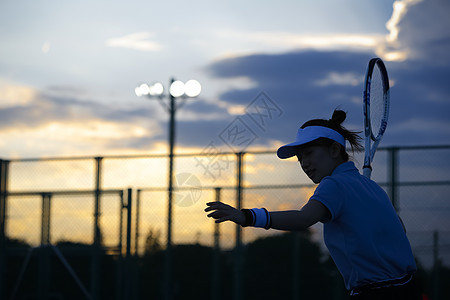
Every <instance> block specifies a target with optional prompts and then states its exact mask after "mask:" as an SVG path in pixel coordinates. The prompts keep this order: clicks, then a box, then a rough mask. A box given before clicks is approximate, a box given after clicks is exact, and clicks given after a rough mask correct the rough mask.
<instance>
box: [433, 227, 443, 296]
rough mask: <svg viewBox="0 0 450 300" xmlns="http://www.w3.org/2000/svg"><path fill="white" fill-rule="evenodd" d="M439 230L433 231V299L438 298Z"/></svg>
mask: <svg viewBox="0 0 450 300" xmlns="http://www.w3.org/2000/svg"><path fill="white" fill-rule="evenodd" d="M440 266H441V264H440V260H439V232H438V231H437V230H435V231H434V233H433V275H432V278H433V299H439V286H440V283H439V270H440Z"/></svg>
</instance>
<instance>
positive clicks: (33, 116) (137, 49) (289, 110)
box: [0, 0, 450, 236]
mask: <svg viewBox="0 0 450 300" xmlns="http://www.w3.org/2000/svg"><path fill="white" fill-rule="evenodd" d="M449 14H450V2H449V1H447V0H398V1H392V0H390V1H388V0H377V1H372V0H340V1H334V0H316V1H305V0H283V1H255V0H246V1H236V0H231V1H214V0H212V1H211V0H208V1H206V0H201V1H200V0H199V1H181V0H175V1H140V0H130V1H104V0H96V1H86V0H80V1H56V0H40V1H24V0H14V1H13V0H2V1H0V43H1V44H0V158H2V159H23V158H40V157H66V156H107V155H115V154H120V155H125V154H165V153H167V152H168V143H167V140H168V120H169V115H168V113H167V111H166V109H165V107H164V106H163V105H162V104H163V103H166V104H167V100H168V99H167V97H166V98H164V99H163V101H165V102H163V103H161V102H160V101H158V100H157V99H155V98H152V99H150V98H146V97H137V96H136V94H135V88H136V87H137V86H138V85H140V84H142V83H148V84H152V83H155V82H161V83H163V85H165V87H166V88H167V86H168V84H169V82H170V80H171V79H177V80H181V81H188V80H191V79H196V80H198V81H199V82H200V83H201V85H202V92H201V94H200V95H199V96H198V97H196V98H192V99H177V105H178V107H179V108H178V109H177V112H176V148H175V151H176V153H183V152H184V153H206V152H207V151H209V150H211V149H213V150H214V149H215V150H217V149H218V150H220V151H225V152H228V151H243V150H261V149H264V150H273V151H275V150H276V149H277V147H279V146H280V145H282V144H285V143H288V142H291V141H293V139H294V138H295V135H296V132H297V129H298V127H299V126H300V125H302V124H303V123H304V122H306V121H307V120H310V119H315V118H324V119H329V118H331V114H332V112H333V110H334V109H336V108H340V109H342V110H344V111H346V112H347V119H346V121H345V123H344V126H346V127H347V128H349V129H351V130H359V131H361V130H362V125H363V119H362V93H363V82H364V75H365V72H366V67H367V63H368V62H369V60H370V59H371V58H372V57H380V58H382V59H383V61H384V62H385V64H386V67H387V69H388V73H389V78H390V85H391V110H390V116H389V123H388V128H387V131H386V134H385V136H384V137H383V140H382V142H381V146H408V145H449V144H450V118H449V114H450V99H449V96H448V95H449V94H450V84H449V78H450V30H449V29H450V19H449V18H448V15H449ZM262 104H264V105H266V106H265V107H266V109H265V110H264V109H262V111H258V107H259V108H261V105H262ZM258 112H259V113H262V114H265V116H266V117H265V118H261V114H260V115H259V117H258V114H255V113H258ZM236 125H238V126H241V128H246V129H248V131H247V133H248V134H247V136H245V138H244V139H242V140H232V139H230V135H229V134H228V133H229V132H230V131H229V130H230V129H232V128H236V127H235V126H236ZM377 155H378V157H377V158H376V159H378V161H379V162H380V163H381V162H385V160H386V159H385V156H384V157H383V156H382V155H381V154H377ZM272 156H273V155H272ZM402 157H403V156H402ZM440 157H441V158H444V160H442V159H437V158H436V157H432V156H431V157H428V158H427V160H420V161H418V160H417V159H416V158H414V161H411V162H410V163H409V164H408V166H406V167H405V170H413V171H411V172H409V173H408V175H407V176H406V177H407V178H408V179H409V178H413V179H419V180H421V179H423V176H422V177H420V178H416V177H414V176H415V175H414V174H417V168H420V170H422V171H423V172H421V173H420V174H433V176H434V177H433V178H437V177H439V176H440V175H436V174H443V176H442V177H439V178H440V179H447V178H448V174H449V172H448V170H449V167H448V162H447V161H448V160H447V159H446V158H448V151H443V152H440ZM383 158H384V161H383ZM190 159H191V158H190ZM178 161H180V159H179V160H178ZM178 161H177V165H176V166H177V172H191V171H192V170H191V169H192V165H193V163H194V161H193V160H192V159H191V161H190V165H189V164H187V165H188V167H186V169H183V164H182V163H178ZM275 161H277V163H279V162H278V160H277V159H276V158H275V157H271V158H270V159H269V158H265V159H264V160H263V161H262V162H261V161H259V162H255V163H254V165H252V163H251V162H250V163H249V165H250V167H249V168H248V170H247V171H248V178H256V177H258V174H260V173H259V172H261V170H263V171H264V172H266V175H267V177H265V178H258V179H257V180H259V182H264V183H269V184H271V183H272V184H273V179H274V178H278V179H279V180H284V179H286V178H288V177H290V178H291V179H290V180H292V182H293V183H294V182H295V179H297V178H295V179H292V176H291V174H292V172H290V170H291V169H294V166H291V165H288V164H284V163H283V162H282V163H281V164H282V165H281V164H280V168H281V169H282V170H284V171H283V172H284V173H283V174H281V175H280V172H279V170H280V168H275V167H274V165H275ZM443 162H445V163H443ZM136 163H137V164H145V163H144V162H140V161H138V162H136ZM147 163H148V164H149V169H148V170H145V171H142V172H140V173H139V172H138V173H135V171H130V172H128V175H130V174H132V176H131V175H130V176H125V177H123V176H122V175H121V174H123V171H122V170H119V169H117V171H115V169H114V170H113V168H111V169H110V171H111V170H113V171H111V172H110V173H105V177H106V179H105V180H104V181H105V182H106V183H104V184H105V186H108V187H113V186H114V185H115V184H116V181H114V180H117V179H120V180H122V181H123V182H122V181H121V182H122V184H123V185H124V186H126V185H127V184H131V185H132V184H133V183H132V182H134V181H137V182H144V181H145V180H144V178H146V179H148V178H149V177H148V176H150V177H151V178H152V180H153V179H154V180H155V182H156V181H157V182H160V183H161V185H163V184H164V182H163V181H164V178H165V176H161V174H163V175H165V173H164V172H165V171H164V170H165V164H164V163H162V164H161V162H158V163H155V165H152V163H149V162H147ZM71 164H72V165H74V166H75V165H77V164H78V163H77V162H72V163H71ZM80 164H81V163H80ZM87 164H89V167H85V166H83V167H81V166H76V167H74V168H73V169H74V170H75V171H74V172H75V173H72V175H73V176H75V175H76V176H75V177H77V178H80V177H83V176H82V175H79V173H78V172H80V174H81V173H82V171H83V170H84V169H85V168H86V169H89V170H90V169H91V168H92V166H91V165H92V164H91V162H90V161H89V162H88V163H86V165H87ZM159 164H161V165H159ZM438 165H441V166H442V168H441V169H439V170H440V171H439V172H435V171H436V169H435V167H436V166H438ZM189 166H190V167H189ZM411 166H414V168H412V167H411ZM297 167H298V166H297V165H296V166H295V168H296V169H295V172H297V171H298V170H297ZM20 168H21V167H20V166H19V167H16V169H14V170H12V172H11V173H12V174H11V176H12V177H14V176H16V177H17V176H18V175H16V174H18V173H20V172H19V171H20V170H18V169H20ZM22 168H23V170H22V173H27V174H28V173H29V171H30V168H33V166H31V167H30V166H29V165H24V166H22ZM42 168H43V169H44V171H42V172H46V174H49V173H51V174H52V175H50V177H48V178H47V179H48V182H51V184H50V183H49V185H48V186H47V185H46V183H45V182H44V185H40V188H42V187H50V186H52V184H53V185H54V184H55V182H58V183H59V182H60V181H59V179H58V178H59V177H60V174H61V173H60V171H61V170H59V169H58V168H57V167H53V166H52V165H51V164H47V165H46V166H44V167H42ZM47 168H48V170H47ZM251 168H254V170H253V171H252V170H251ZM36 169H38V168H37V167H36ZM106 169H108V166H106ZM131 169H132V168H131V167H130V170H131ZM155 169H157V170H158V172H153V174H149V170H155ZM56 171H58V172H56ZM196 171H198V170H196ZM233 171H234V169H230V170H229V172H228V173H229V174H226V175H224V176H223V177H224V178H223V180H222V181H223V182H225V181H227V182H229V181H230V180H234V173H233ZM115 172H117V173H115ZM425 172H427V173H425ZM200 173H201V170H200ZM405 173H406V171H405ZM33 174H34V173H33ZM89 174H91V173H89ZM272 174H273V175H272ZM411 176H412V177H411ZM430 176H431V175H430ZM16 177H14V178H16ZM110 177H111V178H112V177H114V178H115V179H114V180H112V179H111V180H110V179H109V178H110ZM17 178H18V180H16V181H14V180H11V187H12V188H13V189H17V190H20V189H23V188H24V187H25V188H27V187H28V188H31V189H34V188H35V182H34V181H33V180H31V181H30V179H29V178H28V179H24V178H22V179H20V177H17ZM430 178H431V177H430ZM301 179H302V180H306V177H302V178H301ZM74 180H75V179H74V178H72V181H71V182H72V183H73V182H74ZM257 180H256V179H255V182H256V181H257ZM430 180H431V179H430ZM219 181H220V180H219ZM219 181H218V182H219ZM92 182H93V180H92V177H88V178H85V179H84V181H83V182H82V183H79V182H77V183H76V184H78V186H80V184H81V185H83V186H84V184H85V185H86V186H91V184H92ZM152 182H154V181H152ZM216 183H217V182H216ZM282 183H283V182H282ZM284 183H285V182H284ZM134 184H136V183H134ZM20 185H21V186H20ZM60 187H61V186H58V188H60ZM63 187H65V186H63ZM69 188H70V187H69ZM308 192H309V193H310V192H311V191H310V190H308ZM208 193H209V194H211V192H207V191H206V190H205V191H204V194H205V195H206V194H208ZM410 193H411V191H410ZM422 193H426V191H422ZM209 194H208V195H209ZM269 194H270V197H272V198H273V197H275V198H277V197H281V196H280V195H277V192H272V191H271V192H269ZM443 194H445V192H443ZM408 195H409V194H408ZM439 195H440V194H439ZM412 196H413V195H412ZM270 197H269V198H270ZM287 197H288V196H287ZM289 197H292V199H294V198H295V197H297V195H296V194H295V195H290V196H289ZM302 197H303V196H302ZM426 197H427V195H423V196H422V195H421V197H420V199H423V198H426ZM249 198H252V197H251V196H249ZM254 198H256V196H255V197H254ZM264 199H265V198H264ZM22 200H23V199H22ZM277 200H280V201H281V200H283V201H285V199H284V198H283V199H278V198H277ZM32 201H35V200H32ZM255 201H256V200H255ZM258 201H262V200H258ZM258 201H256V203H257V204H261V202H258ZM293 201H294V200H293ZM13 202H14V201H11V203H13ZM34 203H35V204H34V205H35V206H36V208H35V211H38V210H39V209H40V206H39V205H40V204H39V203H40V202H36V201H35V202H34ZM280 203H281V202H280ZM282 204H283V205H285V204H286V203H285V202H283V203H282ZM438 204H439V205H441V204H442V203H441V202H439V203H438ZM11 205H13V204H11ZM439 205H438V206H439ZM30 207H31V206H30ZM161 207H164V204H161ZM446 207H447V206H446ZM280 208H281V206H280ZM192 209H195V210H196V213H197V214H198V216H199V220H200V218H201V220H202V221H201V222H206V221H205V218H204V215H203V212H202V211H200V210H199V209H198V207H196V206H195V207H193V208H192ZM18 211H21V209H20V208H18ZM161 211H163V208H161ZM185 213H186V214H187V215H189V216H192V211H189V212H188V211H187V210H186V211H185ZM441 213H442V218H440V221H439V220H437V221H436V222H434V223H433V224H437V225H436V226H439V224H441V225H442V224H443V223H442V220H447V222H448V210H444V211H442V212H441ZM88 214H89V212H86V215H88ZM163 214H164V213H163V212H162V213H161V215H163ZM12 219H14V218H12ZM62 219H63V220H65V218H64V215H63V217H62ZM22 221H23V220H21V219H20V218H17V219H16V222H18V223H20V222H22ZM12 222H14V220H13V221H12ZM199 222H200V221H199ZM180 224H182V223H180ZM202 224H203V223H202ZM209 225H210V223H208V226H209ZM202 226H203V225H202ZM205 226H206V225H205ZM432 226H434V225H430V227H432ZM182 227H183V226H182ZM36 228H37V227H36ZM185 229H186V230H187V229H188V228H185ZM433 229H434V228H430V230H433ZM230 232H232V230H230ZM83 233H84V232H83ZM189 234H190V233H189ZM36 236H37V235H36Z"/></svg>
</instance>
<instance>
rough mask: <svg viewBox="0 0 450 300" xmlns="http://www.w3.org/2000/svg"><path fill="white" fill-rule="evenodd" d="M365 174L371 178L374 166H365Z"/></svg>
mask: <svg viewBox="0 0 450 300" xmlns="http://www.w3.org/2000/svg"><path fill="white" fill-rule="evenodd" d="M363 175H364V176H366V177H367V178H370V175H372V168H371V167H370V166H364V167H363Z"/></svg>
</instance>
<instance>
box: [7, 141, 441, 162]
mask: <svg viewBox="0 0 450 300" xmlns="http://www.w3.org/2000/svg"><path fill="white" fill-rule="evenodd" d="M392 149H396V150H438V149H450V144H449V145H417V146H384V147H379V148H378V150H382V151H386V150H392ZM275 153H276V151H275V150H251V151H245V152H240V153H239V152H231V151H229V152H226V151H225V152H219V153H215V155H238V154H275ZM168 155H169V154H168V153H160V154H130V155H105V156H66V157H63V156H61V157H40V158H17V159H1V158H0V160H3V161H8V162H39V161H69V160H72V161H73V160H92V159H139V158H167V157H168ZM208 155H211V154H208V153H202V152H197V153H178V154H177V153H176V154H175V156H176V157H192V156H208Z"/></svg>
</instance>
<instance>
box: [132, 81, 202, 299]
mask: <svg viewBox="0 0 450 300" xmlns="http://www.w3.org/2000/svg"><path fill="white" fill-rule="evenodd" d="M174 82H175V79H174V78H172V79H171V80H170V84H169V89H168V93H167V95H168V97H169V107H167V105H164V103H162V104H163V106H165V107H166V108H168V111H169V116H170V118H169V174H168V207H167V243H166V251H165V270H164V298H165V299H166V300H171V299H172V298H173V295H172V254H171V252H172V208H173V180H174V177H173V169H174V147H175V113H176V110H177V106H176V105H175V100H176V98H178V97H184V96H186V97H196V96H198V94H199V93H200V89H201V87H200V84H199V83H198V82H197V81H195V80H192V81H188V82H187V83H189V82H191V83H192V82H195V83H196V84H197V92H189V91H187V90H186V91H183V93H178V92H177V94H175V96H174V95H172V92H171V87H172V85H173V83H174ZM145 86H146V91H145V92H144V93H143V92H142V90H140V91H139V92H136V95H138V96H143V95H147V96H148V97H150V98H152V97H157V98H159V99H160V100H161V99H162V97H164V94H163V89H161V90H160V91H159V92H160V93H159V92H157V93H156V94H155V91H154V90H153V91H151V92H150V88H149V86H148V85H145ZM185 86H187V84H186V85H185ZM137 89H138V88H137ZM135 91H136V90H135Z"/></svg>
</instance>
